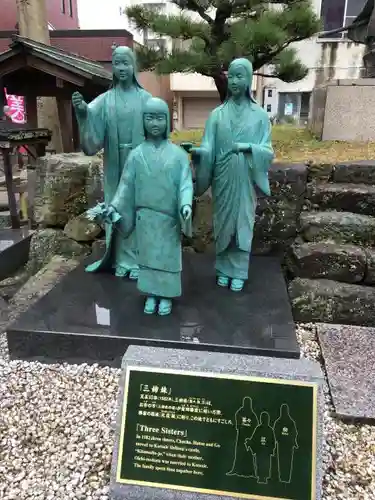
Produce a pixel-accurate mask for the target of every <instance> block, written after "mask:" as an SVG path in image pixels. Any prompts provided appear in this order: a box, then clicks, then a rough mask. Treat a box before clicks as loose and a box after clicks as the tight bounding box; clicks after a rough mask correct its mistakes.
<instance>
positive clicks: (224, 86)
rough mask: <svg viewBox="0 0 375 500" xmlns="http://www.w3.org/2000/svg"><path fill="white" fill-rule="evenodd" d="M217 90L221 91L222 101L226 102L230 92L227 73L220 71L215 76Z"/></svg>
mask: <svg viewBox="0 0 375 500" xmlns="http://www.w3.org/2000/svg"><path fill="white" fill-rule="evenodd" d="M213 79H214V81H215V85H216V88H217V91H218V92H219V96H220V100H221V102H224V101H225V99H226V98H227V92H228V79H227V77H226V75H225V73H219V74H218V75H217V76H214V77H213Z"/></svg>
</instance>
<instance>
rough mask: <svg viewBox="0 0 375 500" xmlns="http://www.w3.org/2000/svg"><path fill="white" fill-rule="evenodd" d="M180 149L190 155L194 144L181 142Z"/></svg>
mask: <svg viewBox="0 0 375 500" xmlns="http://www.w3.org/2000/svg"><path fill="white" fill-rule="evenodd" d="M180 147H181V148H182V149H184V150H185V151H186V152H187V153H190V152H191V150H192V149H193V144H192V143H191V142H181V144H180Z"/></svg>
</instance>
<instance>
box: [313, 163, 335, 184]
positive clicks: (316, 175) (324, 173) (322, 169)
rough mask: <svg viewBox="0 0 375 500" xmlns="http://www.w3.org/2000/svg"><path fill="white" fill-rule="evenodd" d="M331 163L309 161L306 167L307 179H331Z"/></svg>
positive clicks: (325, 180) (322, 180) (332, 167)
mask: <svg viewBox="0 0 375 500" xmlns="http://www.w3.org/2000/svg"><path fill="white" fill-rule="evenodd" d="M333 169H334V165H333V163H310V164H309V165H308V167H307V181H308V182H311V181H321V182H328V181H330V180H332V176H333Z"/></svg>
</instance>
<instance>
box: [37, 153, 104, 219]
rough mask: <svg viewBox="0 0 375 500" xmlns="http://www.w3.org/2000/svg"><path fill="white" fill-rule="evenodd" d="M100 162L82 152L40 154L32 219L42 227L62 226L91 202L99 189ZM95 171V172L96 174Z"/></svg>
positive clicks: (100, 194)
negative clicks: (33, 216)
mask: <svg viewBox="0 0 375 500" xmlns="http://www.w3.org/2000/svg"><path fill="white" fill-rule="evenodd" d="M101 170H102V161H101V160H100V159H99V158H98V157H95V156H93V157H90V156H85V155H84V154H82V153H64V154H57V155H48V156H43V157H41V158H39V159H38V162H37V170H36V172H37V175H36V186H37V189H36V195H35V202H34V211H35V220H36V222H37V223H38V224H39V225H41V226H43V227H59V228H63V227H64V226H65V224H66V223H67V222H68V221H69V219H71V218H72V217H75V216H77V215H80V214H81V213H82V212H84V211H85V210H87V208H89V207H90V206H92V205H94V204H95V203H96V201H99V198H100V197H101V196H102V193H101V192H99V191H100V189H99V184H100V179H99V177H100V171H101ZM95 172H96V174H95Z"/></svg>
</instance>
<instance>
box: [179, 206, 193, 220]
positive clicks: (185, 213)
mask: <svg viewBox="0 0 375 500" xmlns="http://www.w3.org/2000/svg"><path fill="white" fill-rule="evenodd" d="M192 212H193V209H192V208H191V206H190V205H184V206H183V207H182V209H181V214H182V218H183V219H184V220H188V219H190V217H191V214H192Z"/></svg>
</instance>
